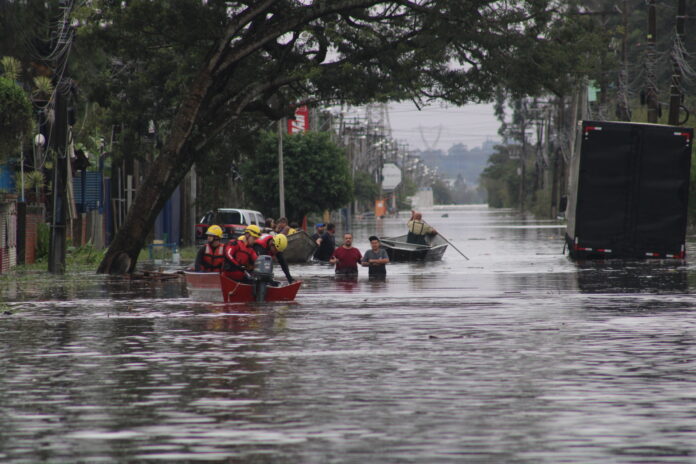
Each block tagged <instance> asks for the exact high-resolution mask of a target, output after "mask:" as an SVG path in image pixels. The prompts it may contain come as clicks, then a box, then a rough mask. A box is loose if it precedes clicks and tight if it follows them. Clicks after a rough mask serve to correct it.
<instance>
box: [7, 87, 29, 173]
mask: <svg viewBox="0 0 696 464" xmlns="http://www.w3.org/2000/svg"><path fill="white" fill-rule="evenodd" d="M31 127H32V115H31V102H30V101H29V98H28V97H27V96H26V94H25V93H24V91H23V90H22V88H21V87H20V86H19V85H17V84H16V83H15V82H14V81H12V80H10V79H8V78H5V77H0V161H2V160H3V159H6V158H7V157H8V156H11V155H13V154H14V153H15V151H16V150H17V149H18V147H19V141H20V139H21V137H22V135H26V134H29V133H30V131H31Z"/></svg>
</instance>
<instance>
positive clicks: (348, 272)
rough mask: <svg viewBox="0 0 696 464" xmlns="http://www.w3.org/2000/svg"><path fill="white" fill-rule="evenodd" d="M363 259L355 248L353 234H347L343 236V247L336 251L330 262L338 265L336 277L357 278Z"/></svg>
mask: <svg viewBox="0 0 696 464" xmlns="http://www.w3.org/2000/svg"><path fill="white" fill-rule="evenodd" d="M361 259H362V255H361V254H360V250H358V249H357V248H355V247H354V246H353V234H351V233H350V232H346V233H345V234H343V245H341V246H340V247H338V248H336V249H335V250H334V252H333V254H332V255H331V258H330V259H329V262H330V263H331V264H335V265H336V275H342V276H357V275H358V263H359V262H360V260H361Z"/></svg>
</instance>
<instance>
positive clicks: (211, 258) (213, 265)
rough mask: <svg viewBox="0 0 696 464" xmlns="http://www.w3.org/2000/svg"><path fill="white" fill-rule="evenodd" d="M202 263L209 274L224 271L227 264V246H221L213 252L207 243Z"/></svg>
mask: <svg viewBox="0 0 696 464" xmlns="http://www.w3.org/2000/svg"><path fill="white" fill-rule="evenodd" d="M201 262H202V264H203V267H204V268H205V270H206V271H208V272H216V271H217V272H220V271H222V265H223V264H225V245H222V244H220V245H218V246H217V248H215V249H214V250H213V249H212V247H211V246H210V244H209V243H206V244H205V251H204V252H203V258H202V259H201Z"/></svg>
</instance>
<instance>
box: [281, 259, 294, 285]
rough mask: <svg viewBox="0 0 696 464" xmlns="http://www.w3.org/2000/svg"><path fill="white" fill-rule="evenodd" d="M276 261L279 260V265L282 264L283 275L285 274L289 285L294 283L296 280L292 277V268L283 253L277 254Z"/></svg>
mask: <svg viewBox="0 0 696 464" xmlns="http://www.w3.org/2000/svg"><path fill="white" fill-rule="evenodd" d="M276 259H277V260H278V264H280V268H281V269H282V270H283V274H285V278H286V279H288V283H289V284H291V283H293V282H294V281H295V279H293V278H292V276H291V275H290V268H289V267H288V262H287V261H286V260H285V256H284V255H283V252H282V251H279V252H278V253H276Z"/></svg>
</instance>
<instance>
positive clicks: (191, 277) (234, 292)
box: [184, 271, 302, 303]
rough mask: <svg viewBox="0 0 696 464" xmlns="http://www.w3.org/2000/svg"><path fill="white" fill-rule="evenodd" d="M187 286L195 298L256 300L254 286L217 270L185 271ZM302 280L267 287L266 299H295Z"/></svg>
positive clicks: (239, 300) (237, 301)
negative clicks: (235, 279)
mask: <svg viewBox="0 0 696 464" xmlns="http://www.w3.org/2000/svg"><path fill="white" fill-rule="evenodd" d="M184 275H185V276H186V287H187V289H188V291H189V294H190V295H191V296H193V297H195V298H201V297H202V298H203V299H213V300H217V301H219V300H220V299H221V298H220V297H222V300H223V301H224V302H225V303H247V302H253V301H256V296H255V295H254V286H253V285H247V284H243V283H241V282H237V281H234V280H232V279H230V278H228V277H225V276H224V275H222V274H219V273H217V272H189V271H186V272H184ZM300 286H302V282H301V281H295V282H293V283H291V284H288V285H283V286H280V287H272V286H270V285H269V286H267V287H266V298H265V299H264V301H293V300H294V299H295V296H296V295H297V292H298V290H299V289H300Z"/></svg>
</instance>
